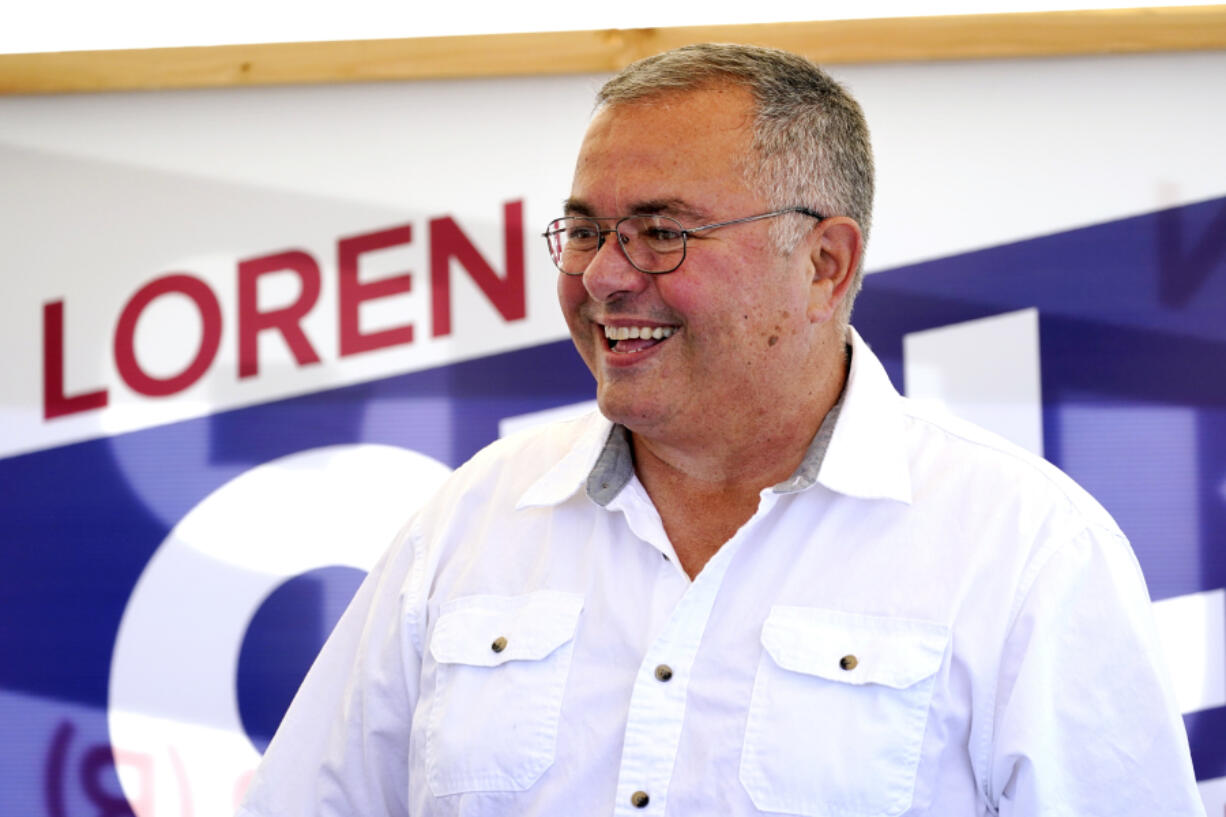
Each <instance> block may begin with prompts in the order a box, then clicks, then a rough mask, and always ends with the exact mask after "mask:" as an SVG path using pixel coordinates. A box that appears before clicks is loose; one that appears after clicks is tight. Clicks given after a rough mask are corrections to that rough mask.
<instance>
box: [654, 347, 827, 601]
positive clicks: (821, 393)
mask: <svg viewBox="0 0 1226 817" xmlns="http://www.w3.org/2000/svg"><path fill="white" fill-rule="evenodd" d="M832 363H833V365H832V366H831V367H830V370H829V371H827V372H824V373H823V376H822V377H820V378H817V379H815V381H814V383H813V385H812V386H811V388H810V389H809V390H808V391H798V393H797V394H796V395H795V399H793V400H792V401H790V404H789V407H788V409H787V410H784V406H781V405H778V404H776V405H774V406H772V407H771V409H770V410H769V411H767V412H763V414H762V415H761V416H763V417H769V418H770V422H769V423H757V424H754V425H753V427H732V428H727V427H725V426H724V425H723V424H721V423H720V422H719V420H720V418H719V416H718V415H717V416H714V417H713V418H712V422H711V423H710V424H709V425H707V426H705V427H704V428H702V429H691V430H689V431H690V433H688V434H687V435H685V436H684V437H680V438H676V437H674V438H668V439H661V438H659V437H653V436H651V435H648V434H640V433H634V432H633V431H632V432H631V448H632V451H633V452H634V469H635V473H636V474H637V475H638V478H639V481H640V482H641V483H642V484H643V487H644V488H645V489H646V490H647V493H648V495H649V496H650V497H651V499H652V502H653V503H654V504H655V506H656V509H657V511H658V512H659V514H660V519H661V521H662V522H663V525H664V530H665V532H666V533H667V534H668V537H669V540H670V541H671V542H672V545H673V548H674V550H676V552H677V556H678V558H680V560H681V564H682V567H683V568H684V569H685V571H686V573H687V574H689V575H690V577H691V578H693V577H694V576H695V575H697V573H698V571H699V570H701V569H702V566H703V565H705V564H706V562H707V560H709V559H710V558H711V556H713V555H714V554H715V552H716V551H717V550H719V548H720V547H721V546H722V545H723V544H724V543H725V542H727V541H728V540H729V539H730V538H732V536H733V534H735V533H736V531H737V530H738V529H739V528H740V527H741V526H742V525H744V524H745V522H747V521H748V520H749V519H750V518H751V517H752V516H753V515H754V513H755V512H756V511H757V508H758V501H759V496H760V494H761V492H762V490H763V489H764V488H768V487H770V486H772V485H776V484H778V483H780V482H783V481H784V480H786V479H787V478H788V477H789V476H791V475H792V474H793V472H795V470H796V469H797V467H799V465H800V463H801V461H802V460H803V459H804V457H805V453H806V451H807V450H808V447H809V444H810V443H811V442H812V440H813V437H814V436H815V435H816V434H817V430H818V428H819V427H820V426H821V423H822V420H823V419H824V418H825V417H826V414H827V412H829V411H830V409H831V407H832V406H833V405H834V404H835V402H836V401H837V400H838V398H839V396H840V394H841V393H842V390H843V385H844V383H845V382H846V374H847V367H846V363H845V362H844V361H839V360H836V361H832ZM742 416H743V415H742Z"/></svg>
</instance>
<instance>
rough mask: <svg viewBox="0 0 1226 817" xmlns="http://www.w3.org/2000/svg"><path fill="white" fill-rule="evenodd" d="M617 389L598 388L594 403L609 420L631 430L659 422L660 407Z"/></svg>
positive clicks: (643, 429)
mask: <svg viewBox="0 0 1226 817" xmlns="http://www.w3.org/2000/svg"><path fill="white" fill-rule="evenodd" d="M619 391H620V390H618V389H604V388H601V389H599V390H598V392H597V395H596V405H597V406H598V407H599V408H600V413H601V414H603V415H604V416H605V417H607V418H608V419H609V420H610V421H612V422H614V423H617V424H619V425H623V426H625V427H626V428H628V429H630V430H631V431H636V432H642V431H646V430H647V429H650V428H652V427H654V426H655V425H656V424H658V423H659V421H660V417H661V415H662V413H663V412H661V410H660V407H659V406H656V405H652V404H650V403H647V402H645V401H643V400H641V399H635V397H634V396H633V395H627V394H619V393H618V392H619Z"/></svg>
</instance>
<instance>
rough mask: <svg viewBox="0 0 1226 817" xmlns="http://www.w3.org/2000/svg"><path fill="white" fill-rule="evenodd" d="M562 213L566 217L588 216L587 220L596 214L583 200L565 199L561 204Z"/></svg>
mask: <svg viewBox="0 0 1226 817" xmlns="http://www.w3.org/2000/svg"><path fill="white" fill-rule="evenodd" d="M562 212H563V213H565V214H566V215H568V216H588V217H589V218H590V217H592V216H594V215H595V214H596V211H595V210H593V209H592V207H591V205H589V204H588V203H587V202H585V201H584V200H583V199H566V200H565V201H563V202H562Z"/></svg>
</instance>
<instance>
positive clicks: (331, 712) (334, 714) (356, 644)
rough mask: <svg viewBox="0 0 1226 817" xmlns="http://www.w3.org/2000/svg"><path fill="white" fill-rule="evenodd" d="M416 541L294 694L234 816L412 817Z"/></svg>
mask: <svg viewBox="0 0 1226 817" xmlns="http://www.w3.org/2000/svg"><path fill="white" fill-rule="evenodd" d="M414 541H415V540H414V538H413V537H412V536H402V537H401V539H400V540H398V542H397V544H396V545H394V546H393V547H392V549H391V550H389V551H388V553H387V554H385V555H384V557H383V559H382V560H380V562H379V564H378V565H376V567H375V568H374V570H372V571H371V572H370V574H369V575H368V576H367V577H366V579H365V581H364V582H363V583H362V585H361V586H360V587H359V588H358V592H357V594H356V595H355V596H354V599H353V601H352V602H351V603H350V605H349V608H348V609H347V610H346V611H345V613H344V614H343V615H342V616H341V619H340V621H339V622H338V623H337V625H336V628H335V629H334V630H333V631H332V634H331V635H330V636H329V638H328V640H327V642H326V643H325V644H324V647H323V649H322V650H321V651H320V653H319V656H318V657H317V658H316V659H315V663H314V664H313V665H312V666H311V669H310V671H309V672H308V673H307V676H306V679H305V680H304V681H303V683H302V686H301V688H300V689H299V690H298V693H297V695H295V696H294V700H293V702H292V703H291V704H290V707H289V710H288V711H287V712H286V714H285V718H284V719H283V720H282V722H281V725H280V727H279V728H278V730H277V733H276V735H275V736H274V737H273V739H272V742H271V743H270V744H269V746H268V750H267V752H265V754H264V759H263V761H262V762H261V764H260V767H259V768H258V769H257V771H256V774H255V777H254V778H253V780H252V783H251V786H250V788H249V789H248V791H247V795H246V798H245V800H244V802H243V805H242V806H241V807H240V808H239V811H238V817H283V815H291V814H292V815H296V816H298V815H300V816H301V817H308V815H313V816H314V817H341V815H354V816H355V817H356V815H362V817H393V815H397V816H400V815H407V814H408V806H407V796H408V762H407V756H408V743H409V727H410V725H411V722H412V714H413V709H414V707H415V706H416V702H417V697H418V683H419V678H420V665H421V653H420V649H419V643H418V634H417V632H416V628H417V624H418V622H417V621H416V610H417V606H418V605H417V599H416V592H415V589H414V588H415V586H416V585H417V584H419V580H418V577H417V576H416V575H415V574H416V573H420V561H421V560H420V558H419V555H418V554H416V553H415V552H414V551H415V545H414ZM415 567H416V571H415V569H414V568H415Z"/></svg>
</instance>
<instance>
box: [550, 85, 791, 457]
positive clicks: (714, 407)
mask: <svg viewBox="0 0 1226 817" xmlns="http://www.w3.org/2000/svg"><path fill="white" fill-rule="evenodd" d="M752 110H753V105H752V98H751V97H750V95H749V94H748V92H746V91H744V90H742V89H739V88H716V89H711V90H702V91H694V92H686V93H681V94H671V95H666V96H663V97H660V98H658V99H653V100H650V101H646V102H640V103H632V104H628V105H622V106H615V107H611V108H605V109H603V110H601V111H600V112H599V113H598V114H597V115H596V117H595V119H593V121H592V124H591V126H590V127H589V128H588V132H587V135H586V137H585V138H584V141H583V145H582V147H581V149H580V153H579V160H578V163H577V166H576V168H575V177H574V183H573V185H572V188H571V196H570V199H569V200H568V208H567V209H568V211H569V214H571V215H586V216H599V217H617V216H624V215H629V214H632V213H660V214H664V215H669V216H672V217H674V218H676V219H677V220H679V221H680V222H681V223H682V225H684V226H685V227H696V226H699V225H702V224H708V223H712V222H716V221H724V220H727V219H733V218H739V217H742V216H749V215H754V214H757V213H762V212H765V211H767V210H769V209H771V208H770V206H769V204H768V202H767V201H766V199H765V198H764V197H762V196H761V195H759V194H758V193H756V192H754V191H752V190H751V189H750V188H749V187H748V185H747V183H746V180H745V174H744V171H743V164H742V163H743V162H745V161H747V160H749V157H750V155H751V149H752V148H751V140H752V134H751V130H750V128H751V118H752ZM771 221H772V220H770V219H767V220H763V221H758V222H752V223H746V224H737V225H730V226H727V227H721V228H718V229H716V230H712V231H711V232H709V233H706V232H704V233H698V234H696V235H692V236H690V238H689V242H688V250H687V255H686V259H685V262H684V263H683V264H682V265H681V267H680V268H679V269H678V270H676V271H675V272H672V273H669V274H666V275H650V274H647V273H643V272H639V271H638V270H636V269H635V268H634V267H633V266H631V265H630V263H629V262H628V261H627V260H626V257H625V255H624V254H623V253H622V251H621V249H620V247H619V246H618V244H617V239H616V237H615V236H612V235H609V236H608V237H607V240H606V242H605V244H604V246H603V247H602V248H601V250H600V251H599V252H598V253H597V254H596V256H595V257H594V258H593V260H592V262H591V264H590V266H589V267H588V268H587V271H586V272H585V273H584V274H583V275H582V276H569V275H559V277H558V296H559V300H560V301H561V305H562V311H563V313H564V314H565V316H566V321H567V324H568V325H569V327H570V332H571V336H572V337H573V338H574V341H575V346H576V347H577V348H578V350H579V354H580V355H582V357H583V359H584V361H585V362H586V363H587V365H588V367H589V368H590V369H591V370H592V374H593V375H595V377H596V382H597V398H598V401H599V404H600V408H601V411H603V412H604V414H605V415H606V416H607V417H609V418H610V419H612V420H614V421H616V422H620V423H622V424H624V425H626V426H627V427H628V428H630V429H631V430H632V431H634V432H636V433H639V434H643V435H645V436H646V437H647V438H648V439H659V440H671V441H676V442H684V441H685V440H687V439H691V438H694V439H700V438H701V436H702V434H703V433H704V432H705V433H708V434H709V433H712V432H717V431H718V430H720V429H727V428H733V427H743V426H742V425H741V424H743V423H745V422H751V423H758V424H761V425H762V426H763V431H766V432H767V433H769V428H768V426H769V424H770V421H771V418H772V417H773V416H775V415H776V414H778V413H779V412H776V411H773V409H775V408H777V407H778V406H777V401H779V400H789V399H794V398H796V397H797V395H796V394H795V392H796V391H797V390H798V389H803V388H808V386H807V385H805V386H803V387H802V386H800V384H799V382H798V381H804V380H806V378H804V377H803V376H800V377H798V376H797V375H798V374H799V372H798V368H801V369H802V370H803V366H804V365H805V361H806V360H807V359H808V356H809V355H810V354H811V350H812V348H813V335H812V332H813V327H812V325H811V323H810V321H809V320H808V319H807V317H806V306H807V302H808V298H809V296H810V282H811V280H812V275H813V271H812V268H811V266H809V264H808V263H807V254H806V253H805V252H797V253H793V254H791V255H788V256H784V255H782V254H780V253H779V252H778V251H777V250H776V248H775V246H774V244H773V242H772V241H771V239H770V224H771ZM607 224H608V225H609V226H611V222H609V223H607ZM802 246H803V243H802ZM629 328H648V329H650V330H652V332H651V334H652V335H655V334H661V335H665V337H662V338H660V339H655V338H654V337H651V338H648V339H643V338H642V337H640V338H638V339H630V340H610V339H609V337H608V335H609V334H610V333H612V334H616V331H615V330H620V329H629ZM657 329H659V330H661V331H660V332H656V331H655V330H657ZM785 408H786V407H785ZM784 413H786V412H784Z"/></svg>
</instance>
